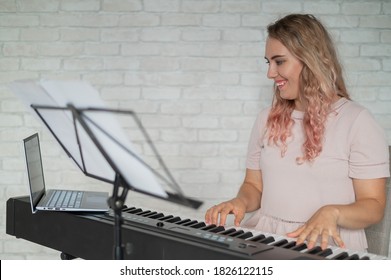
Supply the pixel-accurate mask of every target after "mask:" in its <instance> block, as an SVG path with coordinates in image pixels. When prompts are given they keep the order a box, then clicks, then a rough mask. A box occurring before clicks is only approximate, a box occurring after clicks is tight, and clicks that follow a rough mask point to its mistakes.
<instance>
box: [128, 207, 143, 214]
mask: <svg viewBox="0 0 391 280" xmlns="http://www.w3.org/2000/svg"><path fill="white" fill-rule="evenodd" d="M142 211H143V209H141V208H136V209H132V210H129V211H126V212H127V213H130V214H137V213H139V212H142Z"/></svg>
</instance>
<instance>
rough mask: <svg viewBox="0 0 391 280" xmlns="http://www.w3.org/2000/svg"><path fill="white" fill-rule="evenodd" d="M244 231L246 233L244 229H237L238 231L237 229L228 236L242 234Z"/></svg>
mask: <svg viewBox="0 0 391 280" xmlns="http://www.w3.org/2000/svg"><path fill="white" fill-rule="evenodd" d="M242 233H244V231H243V230H237V231H235V232H233V233H229V234H228V236H232V237H236V236H238V235H241V234H242Z"/></svg>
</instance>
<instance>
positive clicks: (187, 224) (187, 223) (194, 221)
mask: <svg viewBox="0 0 391 280" xmlns="http://www.w3.org/2000/svg"><path fill="white" fill-rule="evenodd" d="M196 223H198V221H196V220H192V221H189V222H186V223H183V224H181V225H182V226H184V227H188V226H191V225H194V224H196Z"/></svg>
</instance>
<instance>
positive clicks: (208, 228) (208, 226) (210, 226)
mask: <svg viewBox="0 0 391 280" xmlns="http://www.w3.org/2000/svg"><path fill="white" fill-rule="evenodd" d="M216 227H217V226H216V225H213V224H212V225H207V226H204V227H202V228H200V230H210V229H212V228H216Z"/></svg>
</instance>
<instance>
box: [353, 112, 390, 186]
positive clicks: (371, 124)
mask: <svg viewBox="0 0 391 280" xmlns="http://www.w3.org/2000/svg"><path fill="white" fill-rule="evenodd" d="M350 137H351V139H350V141H351V142H350V143H351V146H350V157H349V176H350V177H351V178H356V179H374V178H384V177H389V176H390V168H389V150H388V144H387V140H386V136H385V132H384V130H383V129H382V127H381V126H380V125H379V124H378V123H377V122H376V120H375V119H374V117H373V116H372V115H371V113H370V112H369V111H368V110H366V109H364V110H362V111H361V112H360V114H359V115H358V116H357V118H356V120H355V122H354V124H353V126H352V128H351V132H350Z"/></svg>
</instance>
